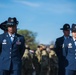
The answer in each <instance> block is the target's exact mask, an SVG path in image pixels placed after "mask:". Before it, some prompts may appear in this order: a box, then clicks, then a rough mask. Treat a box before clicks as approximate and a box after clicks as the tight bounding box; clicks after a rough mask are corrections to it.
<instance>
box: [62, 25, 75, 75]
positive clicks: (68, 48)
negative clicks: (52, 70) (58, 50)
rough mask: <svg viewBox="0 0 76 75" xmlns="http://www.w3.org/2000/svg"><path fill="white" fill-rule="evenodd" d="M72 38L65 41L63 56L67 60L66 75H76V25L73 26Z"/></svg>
mask: <svg viewBox="0 0 76 75" xmlns="http://www.w3.org/2000/svg"><path fill="white" fill-rule="evenodd" d="M71 32H72V38H68V39H66V40H65V41H64V48H63V55H64V57H65V59H66V61H65V65H66V72H65V75H76V24H72V28H71Z"/></svg>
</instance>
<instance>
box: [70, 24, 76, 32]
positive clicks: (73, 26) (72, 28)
mask: <svg viewBox="0 0 76 75" xmlns="http://www.w3.org/2000/svg"><path fill="white" fill-rule="evenodd" d="M71 31H72V32H76V24H72V27H71Z"/></svg>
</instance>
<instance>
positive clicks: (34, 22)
mask: <svg viewBox="0 0 76 75" xmlns="http://www.w3.org/2000/svg"><path fill="white" fill-rule="evenodd" d="M8 17H16V18H17V20H18V21H19V25H18V28H19V29H28V30H30V31H33V32H36V33H37V36H36V41H37V42H39V43H43V44H49V43H50V42H51V41H55V40H56V38H58V37H60V36H62V35H63V31H62V30H60V28H62V27H63V25H64V24H65V23H68V24H70V26H71V25H72V24H73V23H75V24H76V0H0V23H1V22H3V21H5V20H7V19H8ZM2 33H3V31H2V30H1V29H0V34H2Z"/></svg>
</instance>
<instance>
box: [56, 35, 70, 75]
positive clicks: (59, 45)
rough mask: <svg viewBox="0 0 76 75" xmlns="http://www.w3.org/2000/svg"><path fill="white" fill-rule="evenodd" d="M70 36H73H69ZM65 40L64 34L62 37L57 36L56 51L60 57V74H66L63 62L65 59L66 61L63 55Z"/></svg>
mask: <svg viewBox="0 0 76 75" xmlns="http://www.w3.org/2000/svg"><path fill="white" fill-rule="evenodd" d="M68 38H71V36H69V37H68ZM64 40H65V38H64V36H61V37H59V38H57V39H56V42H55V52H56V54H57V57H58V66H59V72H58V75H65V64H64V62H63V61H65V58H64V56H63V44H64Z"/></svg>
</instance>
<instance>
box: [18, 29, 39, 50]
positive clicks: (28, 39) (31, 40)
mask: <svg viewBox="0 0 76 75" xmlns="http://www.w3.org/2000/svg"><path fill="white" fill-rule="evenodd" d="M17 32H18V34H21V35H23V36H24V38H25V44H27V45H29V46H30V48H31V49H36V47H37V45H38V43H37V42H36V40H35V39H36V36H37V33H34V32H32V31H29V30H18V31H17Z"/></svg>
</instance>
